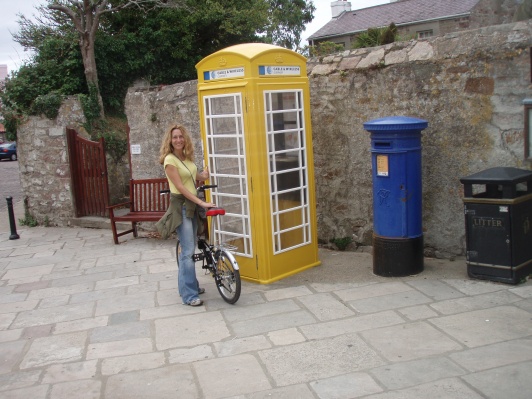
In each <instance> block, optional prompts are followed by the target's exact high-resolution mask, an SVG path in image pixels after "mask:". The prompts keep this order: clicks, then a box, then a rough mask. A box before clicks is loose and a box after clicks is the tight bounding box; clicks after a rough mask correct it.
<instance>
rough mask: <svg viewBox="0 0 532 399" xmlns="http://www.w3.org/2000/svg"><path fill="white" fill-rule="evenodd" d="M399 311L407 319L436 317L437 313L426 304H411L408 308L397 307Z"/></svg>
mask: <svg viewBox="0 0 532 399" xmlns="http://www.w3.org/2000/svg"><path fill="white" fill-rule="evenodd" d="M397 311H398V312H399V313H401V314H402V315H403V316H405V317H406V318H407V319H408V320H412V321H415V320H423V319H429V318H431V317H436V316H438V314H437V313H436V312H435V311H434V310H432V309H431V308H429V307H428V306H427V305H419V306H412V307H410V308H404V309H398V310H397Z"/></svg>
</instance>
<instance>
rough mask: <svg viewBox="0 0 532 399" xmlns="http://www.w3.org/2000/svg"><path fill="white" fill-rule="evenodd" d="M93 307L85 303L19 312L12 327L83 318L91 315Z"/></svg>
mask: <svg viewBox="0 0 532 399" xmlns="http://www.w3.org/2000/svg"><path fill="white" fill-rule="evenodd" d="M93 309H94V304H92V303H87V304H80V305H67V306H57V307H55V308H48V309H36V310H31V311H27V312H21V313H19V314H18V316H17V318H16V319H15V321H14V322H13V324H12V328H22V327H32V326H38V325H45V324H53V323H61V322H64V321H70V320H77V319H84V318H86V317H90V316H92V314H93Z"/></svg>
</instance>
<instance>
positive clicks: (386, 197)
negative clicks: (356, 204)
mask: <svg viewBox="0 0 532 399" xmlns="http://www.w3.org/2000/svg"><path fill="white" fill-rule="evenodd" d="M427 126H428V122H427V121H425V120H422V119H417V118H411V117H405V116H392V117H386V118H380V119H375V120H372V121H369V122H366V123H364V129H366V130H367V131H368V132H370V133H371V164H372V180H373V272H374V273H375V274H377V275H380V276H395V277H398V276H408V275H412V274H418V273H420V272H422V271H423V230H422V185H421V131H422V130H423V129H425V128H426V127H427Z"/></svg>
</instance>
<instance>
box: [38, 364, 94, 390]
mask: <svg viewBox="0 0 532 399" xmlns="http://www.w3.org/2000/svg"><path fill="white" fill-rule="evenodd" d="M97 364H98V360H88V361H85V362H73V363H65V364H53V365H51V366H48V367H47V368H46V370H45V372H44V376H43V379H42V382H43V383H45V384H55V383H58V382H64V381H74V380H89V379H91V378H95V377H96V373H97Z"/></svg>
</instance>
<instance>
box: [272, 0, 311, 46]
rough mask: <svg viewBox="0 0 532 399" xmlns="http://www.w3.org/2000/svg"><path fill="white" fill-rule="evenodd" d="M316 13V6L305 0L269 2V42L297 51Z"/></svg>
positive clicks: (273, 0)
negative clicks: (304, 32) (308, 24)
mask: <svg viewBox="0 0 532 399" xmlns="http://www.w3.org/2000/svg"><path fill="white" fill-rule="evenodd" d="M314 11H316V7H315V6H314V4H313V3H312V2H307V1H305V0H268V24H267V26H266V31H265V34H266V39H267V42H269V43H274V44H277V45H279V46H282V47H285V48H288V49H294V50H295V49H296V48H297V46H298V45H299V42H300V41H301V33H302V32H303V29H304V28H305V24H307V23H309V22H311V21H312V19H313V18H314Z"/></svg>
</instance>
